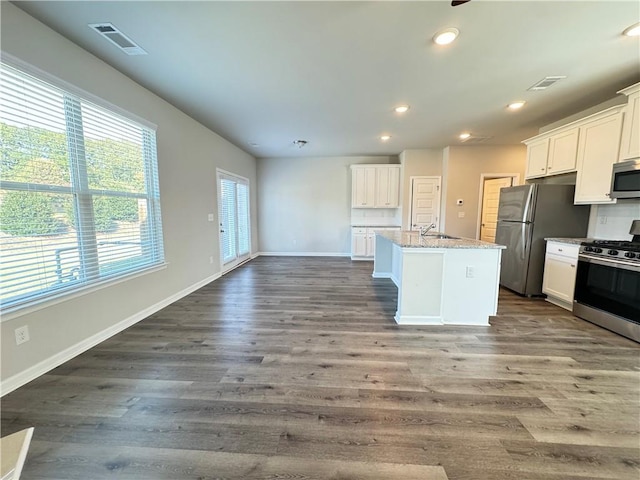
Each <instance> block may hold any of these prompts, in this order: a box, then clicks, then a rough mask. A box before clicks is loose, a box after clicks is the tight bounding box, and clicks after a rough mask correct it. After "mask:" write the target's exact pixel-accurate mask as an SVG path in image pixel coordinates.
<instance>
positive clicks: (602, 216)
mask: <svg viewBox="0 0 640 480" xmlns="http://www.w3.org/2000/svg"><path fill="white" fill-rule="evenodd" d="M633 220H640V200H618V203H616V204H614V205H593V206H592V207H591V216H590V218H589V231H588V234H587V235H588V236H589V237H590V238H597V239H602V240H631V235H630V234H629V228H630V227H631V222H632V221H633Z"/></svg>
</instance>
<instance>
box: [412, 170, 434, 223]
mask: <svg viewBox="0 0 640 480" xmlns="http://www.w3.org/2000/svg"><path fill="white" fill-rule="evenodd" d="M431 224H435V225H436V227H435V228H434V230H439V228H440V177H412V179H411V230H419V229H420V227H421V226H427V225H431Z"/></svg>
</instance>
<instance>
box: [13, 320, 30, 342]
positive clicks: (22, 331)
mask: <svg viewBox="0 0 640 480" xmlns="http://www.w3.org/2000/svg"><path fill="white" fill-rule="evenodd" d="M15 333H16V345H20V344H21V343H24V342H28V341H29V327H28V326H27V325H25V326H24V327H20V328H16V332H15Z"/></svg>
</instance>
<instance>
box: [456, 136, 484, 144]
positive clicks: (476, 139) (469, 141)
mask: <svg viewBox="0 0 640 480" xmlns="http://www.w3.org/2000/svg"><path fill="white" fill-rule="evenodd" d="M490 138H492V137H486V136H482V135H471V136H470V137H467V138H461V139H460V141H461V142H462V143H467V144H476V143H484V142H486V141H487V140H489V139H490Z"/></svg>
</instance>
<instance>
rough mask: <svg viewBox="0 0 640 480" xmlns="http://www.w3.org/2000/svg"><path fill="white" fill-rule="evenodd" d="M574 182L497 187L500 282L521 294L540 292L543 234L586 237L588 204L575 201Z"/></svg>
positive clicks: (529, 294)
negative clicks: (575, 203)
mask: <svg viewBox="0 0 640 480" xmlns="http://www.w3.org/2000/svg"><path fill="white" fill-rule="evenodd" d="M574 190H575V187H574V186H573V185H543V184H532V185H521V186H518V187H507V188H503V189H501V190H500V202H499V205H498V225H497V229H496V243H498V244H500V245H505V246H506V247H507V248H506V250H504V251H503V252H502V266H501V269H500V285H502V286H504V287H507V288H509V289H511V290H513V291H515V292H517V293H520V294H522V295H528V296H531V295H541V294H542V275H543V271H544V253H545V248H546V242H545V238H549V237H568V238H579V237H585V236H586V233H587V224H588V223H589V205H574V204H573V194H574Z"/></svg>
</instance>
